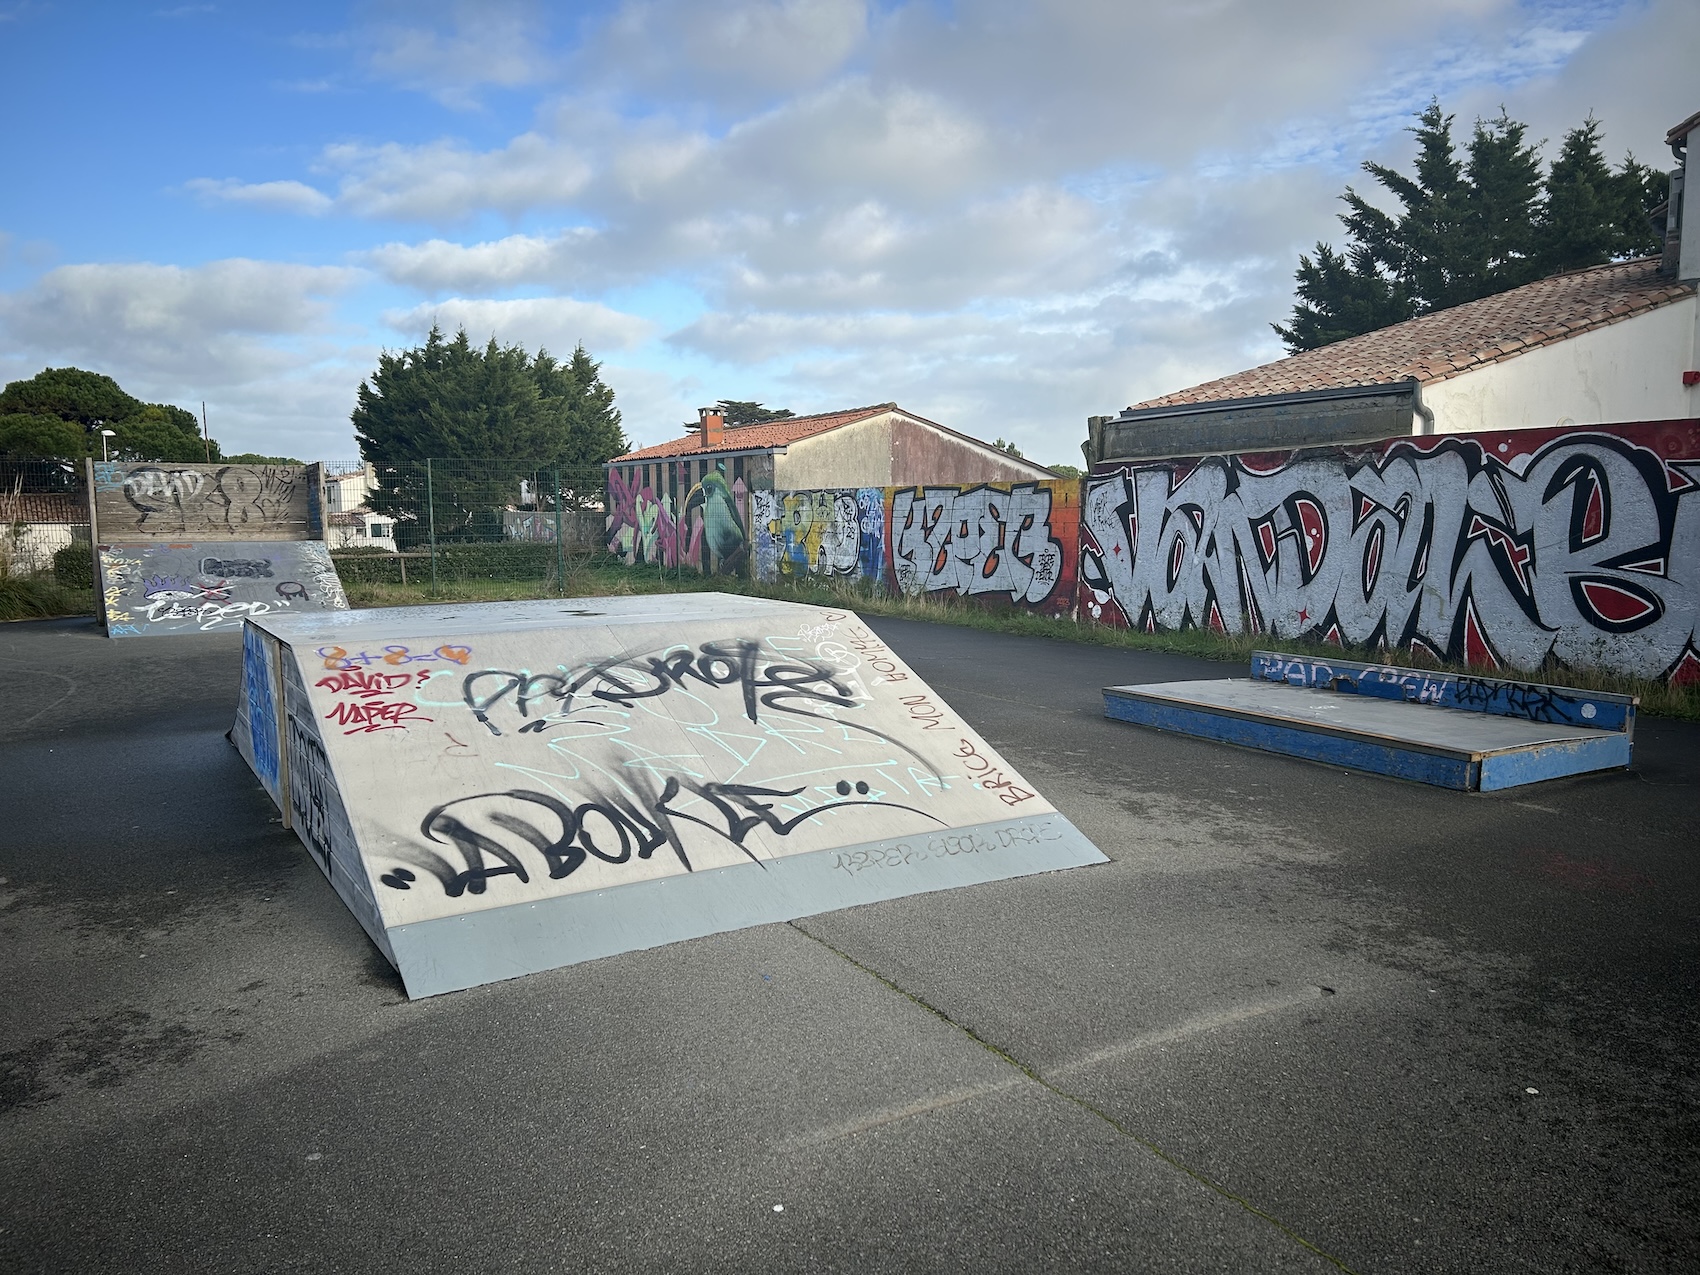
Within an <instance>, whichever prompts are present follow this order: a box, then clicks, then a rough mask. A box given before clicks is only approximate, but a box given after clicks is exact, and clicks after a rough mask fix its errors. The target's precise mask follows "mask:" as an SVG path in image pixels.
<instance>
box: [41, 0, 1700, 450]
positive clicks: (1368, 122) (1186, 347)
mask: <svg viewBox="0 0 1700 1275" xmlns="http://www.w3.org/2000/svg"><path fill="white" fill-rule="evenodd" d="M362 12H363V14H365V15H366V16H365V19H364V21H363V25H362V26H361V28H360V30H359V31H358V32H357V33H356V34H355V35H353V36H351V37H349V41H350V42H349V44H348V45H347V47H349V48H352V49H354V50H355V54H354V56H355V57H356V59H357V61H358V62H359V66H360V67H362V68H364V69H365V70H367V71H370V72H372V73H374V74H376V75H378V76H379V77H382V78H384V79H386V80H389V81H391V82H393V83H399V84H402V85H404V86H407V87H409V88H412V89H416V90H418V91H420V92H424V93H429V94H431V95H434V96H435V97H436V98H438V99H439V100H440V101H443V102H445V103H447V104H449V105H451V106H456V107H471V106H476V105H479V104H480V103H482V104H483V106H484V107H486V108H488V109H489V110H490V111H491V112H494V110H495V106H494V105H492V104H499V103H501V102H509V103H511V102H512V101H513V100H514V98H513V97H512V96H511V95H510V96H508V97H503V96H501V93H505V92H510V91H512V90H519V89H530V90H532V92H531V94H530V95H529V96H528V97H527V98H526V99H525V102H524V107H523V111H524V114H523V115H521V116H518V117H515V118H514V119H513V120H512V122H510V123H506V126H505V127H504V126H503V122H502V121H499V120H498V119H497V118H496V117H495V116H494V115H493V113H492V114H490V115H486V116H485V117H484V118H483V119H482V120H480V121H476V122H477V123H478V124H480V125H483V124H486V123H488V124H491V125H492V127H481V128H469V130H468V132H469V134H475V135H477V136H478V137H480V138H482V139H484V140H479V141H473V140H458V139H454V138H439V139H437V140H434V141H423V142H421V141H417V140H402V139H401V137H400V135H397V134H383V133H376V134H374V133H373V132H371V131H370V128H371V127H375V126H373V125H370V124H369V122H368V121H365V120H363V119H361V118H359V117H354V118H352V119H351V121H350V124H349V126H348V131H347V132H346V133H344V134H343V136H345V137H348V138H359V139H362V140H358V141H345V142H340V143H338V144H335V145H332V146H329V147H326V148H324V149H323V150H322V151H321V152H320V154H319V158H318V162H317V167H316V169H315V170H314V171H313V172H310V173H307V174H304V175H301V180H278V181H264V182H256V183H246V182H241V181H236V180H234V179H225V180H222V181H220V180H212V179H202V180H200V181H197V182H194V183H191V184H190V189H192V190H193V191H194V192H195V193H197V194H198V195H200V196H201V197H202V198H203V199H205V200H207V201H209V202H213V203H220V204H225V205H230V206H240V205H246V206H250V207H263V208H269V209H273V210H289V211H294V212H298V213H301V214H308V215H324V214H333V213H341V214H344V215H346V216H347V217H349V218H351V219H369V220H374V221H379V222H389V223H403V224H408V225H425V226H429V227H432V228H433V229H432V230H431V231H429V232H426V233H423V234H420V235H419V236H418V239H417V240H416V241H411V242H410V241H409V240H408V237H407V234H406V233H405V232H402V231H398V230H396V229H393V228H390V227H386V228H385V229H384V230H383V231H382V232H380V233H374V234H371V236H370V238H369V239H368V240H367V242H368V243H369V244H371V245H372V246H368V247H365V248H364V249H362V248H360V247H359V246H358V243H357V242H356V243H355V245H354V246H353V247H352V250H351V252H350V256H349V257H348V258H347V259H348V260H352V261H356V262H359V263H361V264H362V265H364V266H366V267H368V268H369V269H371V270H372V271H373V272H375V273H376V274H378V275H380V276H381V277H382V278H384V279H385V280H386V281H388V283H390V284H391V285H393V286H395V287H398V288H401V289H405V290H408V292H407V294H406V296H405V299H404V300H401V301H400V302H399V303H395V305H394V308H393V309H391V310H389V311H387V312H386V313H385V314H384V315H383V316H382V318H381V322H383V323H388V324H390V325H392V326H393V327H394V329H395V330H396V331H399V332H403V333H405V334H406V335H407V336H408V338H409V339H413V338H416V337H417V336H419V335H421V334H422V333H423V331H424V330H425V328H426V327H428V326H429V324H430V322H431V321H432V320H433V319H437V320H439V321H441V322H442V323H443V324H444V325H445V326H447V327H450V328H453V327H455V326H458V325H460V324H462V323H464V324H465V325H466V326H467V328H468V330H469V332H471V333H472V334H473V335H474V336H475V337H479V338H483V337H486V336H488V335H489V334H490V333H492V332H494V333H495V334H496V335H497V336H498V337H499V338H500V339H502V340H506V341H517V342H521V343H523V344H526V345H527V346H528V347H531V348H535V347H536V346H537V345H539V344H543V345H547V346H548V347H549V348H551V349H554V350H557V351H565V350H567V349H570V348H571V346H572V344H573V343H574V342H575V341H576V340H579V339H583V340H584V341H585V343H586V345H587V346H588V347H590V348H591V349H592V350H594V351H600V350H602V349H612V350H616V351H626V352H627V353H626V354H624V355H622V356H621V357H626V358H629V360H630V363H629V365H620V366H618V367H617V368H614V369H613V370H612V372H611V383H613V384H616V387H617V388H619V389H620V390H621V393H622V395H624V394H626V393H628V389H627V388H626V387H628V386H629V387H630V389H629V393H630V394H631V395H632V400H631V402H630V403H629V404H628V426H629V428H631V430H632V432H633V433H634V434H638V435H643V434H645V432H646V431H647V430H648V429H649V426H648V425H647V424H646V423H645V422H644V421H642V420H640V419H639V417H640V415H644V416H647V415H650V414H656V415H657V419H658V420H659V421H660V424H659V426H657V428H659V429H660V435H659V436H670V435H671V434H672V432H673V431H674V429H675V427H676V418H677V419H682V417H681V416H680V413H681V412H683V413H685V414H688V412H689V409H690V406H692V405H693V404H694V402H697V401H711V400H712V399H714V398H717V397H722V396H728V395H729V396H733V397H751V396H754V397H766V398H767V400H768V401H770V402H775V403H783V404H784V405H787V406H791V407H793V408H794V409H796V410H809V409H818V408H829V407H833V406H842V405H844V404H847V403H855V402H869V401H880V400H883V399H887V398H897V399H898V400H899V401H901V402H904V403H905V405H907V406H910V407H912V408H914V409H915V410H917V411H921V412H923V413H925V414H927V415H932V416H935V417H937V418H939V419H942V420H945V421H947V422H948V423H951V424H957V425H960V426H961V427H963V428H967V429H971V430H975V431H976V432H984V433H988V434H992V435H995V434H998V433H1002V434H1003V435H1004V436H1005V437H1014V438H1016V440H1017V441H1018V442H1020V443H1021V444H1022V445H1023V446H1024V447H1027V448H1028V449H1029V450H1030V451H1032V452H1034V453H1035V454H1038V455H1040V456H1041V457H1042V458H1048V459H1053V460H1055V459H1072V452H1073V450H1074V447H1073V440H1074V439H1076V438H1078V437H1079V435H1080V434H1081V432H1082V431H1083V428H1084V425H1083V421H1084V417H1085V416H1086V415H1088V414H1092V413H1097V412H1104V411H1114V410H1116V409H1117V408H1119V407H1121V406H1123V405H1125V404H1127V403H1131V402H1135V401H1138V400H1139V399H1141V398H1145V397H1149V396H1151V395H1154V394H1158V393H1162V392H1165V391H1167V390H1172V389H1176V388H1179V387H1180V386H1183V385H1186V384H1189V383H1191V382H1194V381H1198V380H1202V379H1206V378H1208V377H1210V376H1214V375H1219V374H1221V373H1224V372H1228V371H1232V370H1235V369H1237V368H1240V367H1244V366H1248V365H1250V364H1252V363H1255V362H1258V361H1262V360H1264V359H1267V358H1270V357H1274V356H1276V355H1278V354H1279V352H1280V347H1279V343H1278V342H1277V341H1276V339H1275V337H1274V335H1273V334H1272V333H1271V332H1270V330H1269V327H1268V324H1269V322H1270V321H1271V320H1282V319H1284V318H1285V317H1286V315H1287V312H1288V309H1289V307H1290V305H1291V288H1292V271H1293V267H1294V265H1295V262H1296V256H1297V254H1298V252H1299V251H1301V250H1307V249H1308V248H1309V247H1310V245H1311V244H1312V243H1313V242H1314V241H1315V240H1316V239H1318V238H1325V239H1329V240H1332V241H1333V242H1335V243H1338V242H1339V240H1340V228H1339V225H1338V223H1337V221H1336V220H1335V213H1336V212H1337V211H1338V210H1339V205H1338V204H1337V203H1336V202H1335V197H1336V196H1337V195H1338V194H1339V192H1340V190H1341V188H1342V187H1343V186H1344V185H1345V184H1346V182H1348V181H1357V182H1359V183H1360V184H1361V183H1362V180H1363V179H1362V177H1361V175H1360V174H1359V173H1358V172H1357V165H1358V163H1359V161H1360V160H1362V159H1364V158H1366V157H1373V158H1377V159H1383V160H1386V161H1389V162H1392V163H1395V164H1397V165H1400V166H1404V165H1406V164H1407V163H1408V161H1409V156H1410V139H1409V136H1408V135H1407V134H1406V133H1405V132H1404V131H1403V130H1404V127H1405V126H1406V125H1407V124H1409V123H1410V122H1411V121H1410V115H1411V114H1412V113H1413V112H1414V111H1416V110H1419V109H1420V108H1421V107H1422V106H1423V105H1425V104H1426V103H1427V101H1428V100H1429V98H1430V97H1431V95H1437V96H1438V97H1439V98H1440V100H1441V102H1442V104H1443V105H1444V106H1445V107H1446V108H1447V109H1449V110H1455V111H1457V113H1458V115H1459V122H1460V125H1461V126H1462V128H1467V124H1468V120H1469V119H1470V118H1471V116H1472V115H1473V114H1475V113H1478V112H1479V113H1483V114H1491V113H1496V112H1497V110H1498V107H1499V105H1500V104H1501V103H1502V102H1503V103H1504V105H1505V106H1506V107H1507V108H1508V109H1509V110H1510V112H1511V114H1512V115H1513V116H1514V117H1517V118H1524V119H1528V120H1529V122H1530V124H1531V125H1532V130H1531V131H1532V135H1533V136H1537V137H1539V136H1545V137H1549V138H1551V139H1553V144H1554V145H1556V142H1557V139H1558V138H1559V137H1560V136H1562V133H1563V131H1564V130H1565V129H1566V128H1568V127H1571V126H1572V125H1574V124H1575V123H1576V122H1578V121H1579V120H1580V119H1581V118H1582V117H1583V116H1584V115H1585V114H1586V113H1587V111H1588V110H1589V109H1593V110H1594V111H1595V112H1596V113H1597V114H1598V115H1599V116H1600V117H1601V118H1602V119H1603V120H1604V121H1605V124H1606V128H1607V141H1608V147H1609V149H1610V151H1611V153H1612V155H1613V157H1614V158H1615V157H1616V156H1617V155H1619V154H1621V153H1622V150H1623V149H1625V148H1629V149H1634V150H1635V151H1636V153H1637V154H1638V155H1639V156H1640V157H1641V158H1642V159H1643V160H1645V161H1650V162H1654V163H1660V164H1662V163H1664V162H1666V157H1665V155H1664V154H1663V151H1662V146H1661V145H1660V144H1659V139H1660V138H1661V137H1662V133H1663V129H1664V127H1666V126H1667V125H1668V124H1670V123H1672V122H1674V121H1675V120H1676V119H1677V118H1679V117H1681V116H1683V115H1685V114H1687V113H1688V111H1689V110H1691V109H1693V107H1694V105H1696V104H1700V103H1696V102H1695V101H1693V100H1691V98H1692V89H1691V87H1690V81H1691V80H1692V76H1691V75H1689V74H1686V72H1687V71H1689V70H1691V67H1690V66H1689V64H1688V62H1687V61H1685V60H1684V58H1685V57H1686V56H1687V54H1688V51H1689V50H1690V49H1692V48H1693V47H1695V46H1696V45H1697V44H1700V7H1696V6H1695V5H1694V4H1693V3H1692V0H1648V3H1641V2H1640V0H1621V3H1616V4H1615V7H1614V5H1612V4H1608V3H1601V4H1596V5H1574V4H1570V5H1567V4H1564V3H1557V2H1555V3H1551V4H1548V3H1539V2H1536V0H1425V2H1423V3H1417V2H1416V0H1409V2H1401V3H1388V4H1378V5H1365V4H1362V3H1358V2H1356V0H1293V3H1290V4H1283V5H1269V4H1266V3H1258V2H1256V0H1212V2H1211V3H1208V4H1193V5H1184V6H1173V5H1171V6H1154V5H1133V4H1103V3H1100V4H1081V3H1079V0H955V2H954V3H952V4H949V5H939V4H935V3H931V2H930V0H926V2H923V0H898V3H895V4H889V5H881V6H870V5H866V4H864V3H862V0H726V2H724V3H717V4H712V5H705V4H701V3H696V2H693V0H624V2H623V3H620V4H618V5H617V6H616V7H615V8H614V9H613V11H612V12H611V13H607V14H595V13H588V11H586V13H587V14H588V16H580V15H579V14H578V12H577V11H575V20H576V21H577V25H574V26H571V27H570V28H569V24H568V23H567V22H563V21H560V20H557V19H551V18H550V17H549V15H548V13H547V12H546V11H545V10H542V9H539V8H536V7H533V6H528V5H517V6H515V5H504V6H496V7H493V8H475V7H472V6H470V5H468V4H462V3H440V4H430V5H426V6H425V7H423V8H421V7H420V6H418V5H414V6H402V5H401V4H399V3H396V4H389V5H383V6H380V7H378V8H376V9H373V8H367V9H365V10H363V11H362ZM551 22H553V29H551ZM356 73H358V72H356ZM340 74H341V75H342V76H346V74H347V71H346V69H345V70H344V71H343V72H341V73H340ZM336 82H337V83H342V82H344V81H343V79H342V78H338V79H337V80H336ZM1684 95H1687V96H1686V97H1685V96H1684ZM349 101H350V103H351V108H352V109H358V106H357V103H358V97H357V96H353V95H351V97H350V99H349ZM427 109H428V108H427ZM363 130H364V131H363ZM386 136H390V137H395V138H396V140H391V141H385V140H383V139H384V137H386ZM420 136H424V137H429V136H431V133H430V132H429V131H427V132H423V133H420V132H414V133H412V134H409V135H408V137H409V138H417V137H420ZM489 138H495V139H497V141H496V142H495V143H492V142H490V141H489V140H488V139H489ZM503 139H506V140H503ZM1550 151H1551V147H1549V154H1550ZM237 171H241V170H240V169H238V170H237ZM504 223H505V224H504ZM465 227H472V228H473V229H471V230H469V231H465V233H464V234H463V233H462V228H465ZM345 229H346V231H347V234H348V236H350V237H351V238H352V237H355V236H358V235H359V234H360V233H361V232H360V231H359V229H358V227H354V228H352V229H349V228H346V227H338V233H339V234H342V233H343V232H344V230H345ZM315 230H317V228H315ZM462 239H464V240H465V241H464V242H462V241H461V240H462ZM343 242H344V243H347V242H348V240H347V239H345V240H343ZM55 273H57V272H55ZM53 277H54V276H53V275H50V276H47V277H46V278H48V279H51V278H53ZM55 286H58V285H55ZM614 288H620V289H621V290H622V291H621V292H620V293H619V294H618V295H620V296H622V297H629V296H632V295H643V296H646V297H650V298H654V297H664V298H665V299H664V300H661V301H653V300H652V301H648V302H645V303H644V305H646V306H649V307H650V308H649V309H647V310H646V311H645V312H644V313H637V314H634V313H627V312H624V310H623V309H615V308H611V307H610V306H609V305H605V304H599V303H598V302H597V301H596V300H595V298H596V297H597V296H598V295H604V296H605V294H606V292H607V291H608V290H611V289H614ZM516 291H531V292H538V291H547V292H551V293H568V292H570V293H571V294H572V296H571V297H568V296H545V297H536V296H533V297H514V296H512V295H511V294H512V293H514V292H516ZM303 295H307V294H303ZM433 297H437V298H441V299H439V300H436V301H432V300H431V298H433ZM680 298H685V299H684V300H681V299H680ZM391 300H392V301H393V300H394V299H393V298H391ZM416 302H418V303H419V304H415V303H416ZM620 304H621V306H622V307H627V308H631V307H636V308H638V309H640V310H642V309H643V308H644V307H643V306H638V305H637V303H632V302H625V301H622V302H621V303H620ZM704 310H706V311H707V312H706V313H702V312H703V311H704ZM285 312H288V307H287V306H286V307H285ZM680 312H684V313H687V314H692V315H695V314H701V317H700V318H696V319H694V320H693V321H690V322H688V323H686V324H685V326H684V327H682V328H681V329H680V330H678V331H676V332H674V333H673V334H672V336H671V337H670V338H669V339H668V340H667V341H664V342H654V341H652V338H653V336H654V335H655V334H656V333H658V332H661V331H664V330H665V329H666V327H668V326H677V325H678V323H679V322H680V320H679V319H678V318H677V317H676V315H677V314H678V313H680ZM645 313H647V314H649V315H651V316H653V318H652V319H646V317H645ZM91 321H92V320H91ZM49 326H51V324H49ZM97 327H98V324H97ZM99 330H100V331H101V332H105V331H107V329H106V328H100V329H99ZM72 335H73V334H72V333H71V332H70V329H69V328H66V329H65V333H64V339H66V340H70V339H71V338H72ZM115 339H118V340H121V341H130V342H131V343H132V346H133V347H135V348H139V343H140V341H141V340H142V338H141V337H139V336H135V335H133V334H132V335H124V334H122V333H121V334H119V336H118V337H116V338H115ZM209 339H210V337H209ZM256 339H257V338H256ZM280 339H281V338H266V339H265V340H263V341H260V345H262V346H264V347H265V348H266V349H274V350H275V349H276V348H278V342H279V340H280ZM302 339H303V340H304V339H305V338H302ZM315 339H316V338H315ZM363 339H370V338H369V337H366V338H363ZM267 342H270V344H267ZM646 343H648V344H646ZM292 366H293V365H292ZM619 378H624V379H619ZM356 379H357V378H356ZM663 417H664V419H662V418H663Z"/></svg>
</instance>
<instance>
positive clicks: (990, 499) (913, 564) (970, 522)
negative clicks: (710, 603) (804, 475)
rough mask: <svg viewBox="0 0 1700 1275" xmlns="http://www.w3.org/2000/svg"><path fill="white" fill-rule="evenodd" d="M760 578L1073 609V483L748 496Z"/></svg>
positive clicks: (1076, 502) (1076, 519)
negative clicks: (818, 579) (850, 581)
mask: <svg viewBox="0 0 1700 1275" xmlns="http://www.w3.org/2000/svg"><path fill="white" fill-rule="evenodd" d="M750 522H751V526H750V536H751V542H752V552H753V557H754V566H755V573H756V579H758V580H761V581H763V582H765V583H773V582H775V581H778V580H783V579H794V578H797V577H801V576H805V575H825V576H840V577H848V578H856V579H861V580H867V581H872V582H876V583H878V584H879V585H880V586H881V587H884V588H887V589H890V590H892V591H894V592H902V593H906V594H909V595H910V596H916V595H919V594H924V593H952V594H955V595H957V596H961V597H974V598H980V599H1000V600H1003V601H1007V602H1009V603H1011V604H1014V605H1020V606H1030V607H1035V608H1038V609H1042V610H1044V611H1046V612H1048V613H1052V614H1063V613H1067V612H1068V611H1070V610H1071V609H1072V608H1073V606H1074V589H1075V562H1076V558H1077V552H1078V545H1079V535H1080V532H1079V526H1080V499H1079V485H1078V484H1077V483H1074V482H1072V481H1057V482H1033V483H1014V484H1010V483H994V484H990V485H974V486H954V485H953V486H934V487H860V488H840V489H830V490H824V491H778V492H761V491H758V492H751V493H750Z"/></svg>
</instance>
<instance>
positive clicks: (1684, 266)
mask: <svg viewBox="0 0 1700 1275" xmlns="http://www.w3.org/2000/svg"><path fill="white" fill-rule="evenodd" d="M1665 141H1666V142H1667V143H1668V144H1669V145H1670V152H1671V154H1672V155H1674V156H1676V160H1677V167H1676V169H1675V170H1674V171H1673V172H1672V173H1671V175H1670V199H1669V201H1668V202H1667V203H1666V205H1665V251H1664V258H1663V260H1662V261H1661V262H1660V263H1659V268H1660V270H1661V272H1663V273H1665V274H1669V275H1675V276H1676V278H1678V279H1700V213H1697V214H1696V215H1695V216H1692V217H1685V216H1683V211H1684V208H1683V206H1684V205H1685V204H1686V203H1687V202H1688V201H1687V199H1686V198H1685V196H1686V195H1687V193H1688V192H1689V191H1700V111H1696V112H1695V113H1694V114H1693V115H1690V116H1689V117H1688V118H1687V119H1685V120H1683V121H1682V123H1680V124H1678V125H1677V126H1676V127H1675V128H1673V129H1671V131H1670V132H1668V133H1666V134H1665ZM1690 143H1696V144H1695V145H1691V144H1690Z"/></svg>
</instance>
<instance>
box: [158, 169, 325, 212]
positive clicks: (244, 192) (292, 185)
mask: <svg viewBox="0 0 1700 1275" xmlns="http://www.w3.org/2000/svg"><path fill="white" fill-rule="evenodd" d="M184 185H185V187H186V188H187V189H188V190H190V191H193V192H194V193H195V194H197V195H199V196H200V197H201V198H202V199H204V200H207V201H208V202H223V203H231V204H246V205H248V206H250V207H253V208H264V209H267V210H269V211H272V212H289V213H301V214H303V215H305V216H309V217H314V216H318V215H319V214H320V213H323V212H327V211H329V210H330V208H331V206H332V200H331V199H330V197H329V196H328V195H325V194H323V193H322V192H320V191H317V190H314V189H313V188H312V187H311V186H309V185H307V184H306V183H305V182H298V181H273V182H244V181H241V180H239V179H238V178H235V177H226V178H224V179H223V180H222V181H220V180H215V179H213V178H210V177H197V178H195V179H194V180H192V181H189V182H186V183H184Z"/></svg>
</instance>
